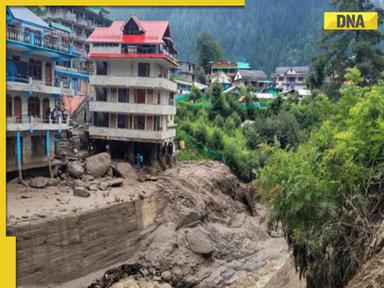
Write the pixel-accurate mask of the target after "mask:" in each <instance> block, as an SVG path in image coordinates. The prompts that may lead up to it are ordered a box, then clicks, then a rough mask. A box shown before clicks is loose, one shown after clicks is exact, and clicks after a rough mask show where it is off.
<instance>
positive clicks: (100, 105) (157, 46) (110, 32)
mask: <svg viewBox="0 0 384 288" xmlns="http://www.w3.org/2000/svg"><path fill="white" fill-rule="evenodd" d="M88 42H89V45H90V52H89V55H88V56H89V58H90V59H92V60H93V61H94V70H95V73H94V75H92V76H91V78H90V82H91V91H92V96H91V100H90V103H89V110H90V112H91V113H92V123H93V124H92V126H90V127H89V137H90V138H91V140H92V141H93V142H94V143H95V146H96V150H97V151H104V150H105V147H106V145H108V146H109V147H110V151H111V154H112V156H116V157H124V158H127V159H129V160H131V161H132V162H133V161H134V159H135V155H137V154H138V153H140V154H142V155H143V156H144V162H145V163H147V164H156V162H157V158H158V157H159V154H160V153H161V147H162V145H164V143H171V142H172V141H173V139H174V137H175V136H176V129H175V124H174V116H175V114H176V106H175V92H176V83H174V82H173V81H171V80H170V79H169V70H170V69H171V68H175V67H177V62H176V59H175V58H174V55H176V53H177V52H176V51H175V50H174V48H173V40H172V37H171V33H170V29H169V24H168V21H143V20H139V19H137V18H136V17H134V16H132V17H130V18H129V19H128V21H126V22H113V23H112V25H111V26H110V27H108V28H96V29H95V31H94V32H93V33H92V34H91V35H90V37H89V38H88Z"/></svg>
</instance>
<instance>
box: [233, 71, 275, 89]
mask: <svg viewBox="0 0 384 288" xmlns="http://www.w3.org/2000/svg"><path fill="white" fill-rule="evenodd" d="M267 80H268V79H267V75H266V74H265V73H264V71H261V70H239V71H237V73H236V75H235V77H234V79H233V81H232V85H234V86H249V85H250V86H252V87H253V88H254V89H256V90H262V89H263V88H265V87H267V86H268V85H269V86H270V82H269V81H267Z"/></svg>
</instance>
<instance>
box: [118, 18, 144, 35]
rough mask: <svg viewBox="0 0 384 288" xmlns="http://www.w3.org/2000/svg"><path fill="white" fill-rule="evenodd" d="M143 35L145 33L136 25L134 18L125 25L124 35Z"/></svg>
mask: <svg viewBox="0 0 384 288" xmlns="http://www.w3.org/2000/svg"><path fill="white" fill-rule="evenodd" d="M141 33H143V31H141V30H140V27H139V25H138V24H137V23H136V21H135V20H134V19H133V18H131V19H129V21H128V22H127V24H125V26H124V29H123V34H124V35H138V34H141Z"/></svg>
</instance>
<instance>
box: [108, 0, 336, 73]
mask: <svg viewBox="0 0 384 288" xmlns="http://www.w3.org/2000/svg"><path fill="white" fill-rule="evenodd" d="M329 9H330V8H329V6H328V1H326V0H315V1H314V0H248V1H246V7H244V8H240V7H231V8H230V7H228V8H213V7H208V8H203V7H198V8H190V7H188V8H181V7H177V8H170V7H165V8H155V9H154V8H130V7H126V8H121V7H111V8H109V10H110V11H111V15H110V16H111V18H113V19H114V20H125V19H127V17H128V16H129V15H131V14H134V15H136V16H138V17H139V18H143V19H169V21H170V22H171V31H172V34H173V37H174V38H175V42H176V47H177V49H178V51H179V59H183V60H184V59H188V60H194V59H195V57H196V55H195V39H196V35H197V34H198V33H199V32H200V31H204V30H209V31H210V32H211V33H212V34H213V36H214V37H215V38H216V39H217V40H218V42H219V43H220V45H221V46H222V47H223V48H224V50H225V52H226V56H227V57H228V58H229V59H234V60H241V61H248V62H250V63H251V65H252V67H253V68H255V69H263V70H264V71H265V72H266V73H267V75H270V73H271V72H272V70H273V69H274V67H275V66H277V65H308V64H309V62H310V58H311V55H312V54H313V53H314V52H315V50H314V49H315V48H314V45H313V41H314V40H315V39H318V37H319V35H320V31H321V29H320V27H321V26H322V17H323V14H322V12H323V11H326V10H329Z"/></svg>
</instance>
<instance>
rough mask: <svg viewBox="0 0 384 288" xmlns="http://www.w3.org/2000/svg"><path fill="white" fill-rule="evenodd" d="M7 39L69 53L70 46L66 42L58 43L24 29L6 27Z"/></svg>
mask: <svg viewBox="0 0 384 288" xmlns="http://www.w3.org/2000/svg"><path fill="white" fill-rule="evenodd" d="M7 39H9V40H15V41H19V42H23V43H25V44H29V45H32V46H36V47H41V48H47V49H51V50H55V51H59V52H63V53H69V54H71V52H72V51H71V46H70V45H68V44H63V43H58V42H57V41H52V40H47V39H44V38H43V37H42V36H41V35H39V34H34V33H29V32H26V31H18V30H15V29H7Z"/></svg>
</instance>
